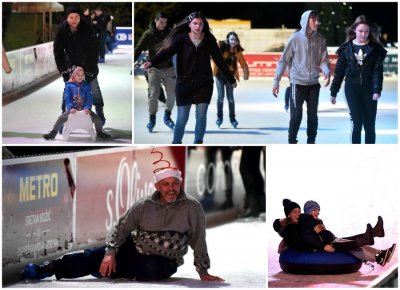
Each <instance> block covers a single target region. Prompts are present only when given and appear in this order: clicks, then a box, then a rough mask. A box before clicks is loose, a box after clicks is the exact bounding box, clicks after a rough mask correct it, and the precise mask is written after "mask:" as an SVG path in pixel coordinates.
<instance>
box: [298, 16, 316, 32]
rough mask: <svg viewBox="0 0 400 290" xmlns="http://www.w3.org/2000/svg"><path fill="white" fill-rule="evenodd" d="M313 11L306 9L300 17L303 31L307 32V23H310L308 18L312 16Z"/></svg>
mask: <svg viewBox="0 0 400 290" xmlns="http://www.w3.org/2000/svg"><path fill="white" fill-rule="evenodd" d="M311 12H313V10H307V11H305V12H304V13H303V14H302V15H301V18H300V26H301V32H303V33H304V34H306V31H307V24H308V19H309V18H310V14H311Z"/></svg>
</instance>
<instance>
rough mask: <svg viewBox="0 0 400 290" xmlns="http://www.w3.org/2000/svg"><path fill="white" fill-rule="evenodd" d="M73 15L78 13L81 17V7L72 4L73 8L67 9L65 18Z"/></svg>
mask: <svg viewBox="0 0 400 290" xmlns="http://www.w3.org/2000/svg"><path fill="white" fill-rule="evenodd" d="M71 13H78V14H79V16H81V15H82V10H81V8H80V7H79V6H77V5H75V4H72V5H71V6H68V7H67V9H65V17H66V18H67V17H68V15H69V14H71Z"/></svg>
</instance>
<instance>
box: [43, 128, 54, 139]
mask: <svg viewBox="0 0 400 290" xmlns="http://www.w3.org/2000/svg"><path fill="white" fill-rule="evenodd" d="M56 136H57V131H54V130H51V131H50V132H49V133H47V134H44V135H43V138H44V139H46V140H53V139H54V138H56Z"/></svg>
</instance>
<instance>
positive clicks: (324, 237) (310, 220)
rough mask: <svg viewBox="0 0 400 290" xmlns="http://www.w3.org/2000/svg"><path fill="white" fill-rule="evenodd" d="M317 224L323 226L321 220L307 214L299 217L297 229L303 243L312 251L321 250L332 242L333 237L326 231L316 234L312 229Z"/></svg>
mask: <svg viewBox="0 0 400 290" xmlns="http://www.w3.org/2000/svg"><path fill="white" fill-rule="evenodd" d="M318 224H323V222H322V220H320V219H315V218H314V217H313V216H311V215H308V214H301V215H300V218H299V227H300V232H301V236H302V238H303V240H304V242H305V243H307V244H308V245H309V246H310V247H312V248H314V249H318V250H323V249H324V246H325V245H328V244H330V243H332V242H333V240H334V239H335V235H334V234H333V233H332V232H330V231H328V230H323V231H321V232H319V233H318V234H317V233H316V232H315V231H314V227H315V226H316V225H318Z"/></svg>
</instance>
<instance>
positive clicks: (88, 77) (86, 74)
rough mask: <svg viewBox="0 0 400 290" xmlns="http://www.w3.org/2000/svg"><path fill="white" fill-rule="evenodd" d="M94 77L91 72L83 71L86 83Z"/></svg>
mask: <svg viewBox="0 0 400 290" xmlns="http://www.w3.org/2000/svg"><path fill="white" fill-rule="evenodd" d="M95 78H96V77H95V75H94V74H93V73H91V72H85V81H86V82H87V83H90V82H91V81H92V80H94V79H95Z"/></svg>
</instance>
